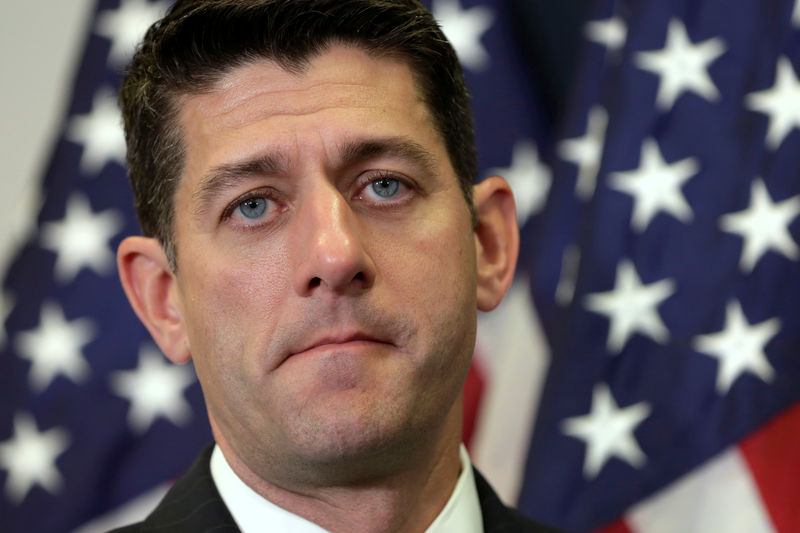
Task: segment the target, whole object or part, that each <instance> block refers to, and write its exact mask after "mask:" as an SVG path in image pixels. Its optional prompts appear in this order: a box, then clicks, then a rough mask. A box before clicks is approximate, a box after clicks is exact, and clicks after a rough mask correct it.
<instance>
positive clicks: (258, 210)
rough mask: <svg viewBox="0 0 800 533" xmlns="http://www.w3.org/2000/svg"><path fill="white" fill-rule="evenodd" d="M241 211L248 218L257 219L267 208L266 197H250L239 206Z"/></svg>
mask: <svg viewBox="0 0 800 533" xmlns="http://www.w3.org/2000/svg"><path fill="white" fill-rule="evenodd" d="M237 210H238V211H239V213H241V215H242V216H243V217H244V218H245V219H247V220H257V219H259V218H261V216H262V215H263V214H264V212H266V210H267V199H266V198H259V197H256V198H248V199H246V200H245V201H243V202H242V203H240V204H239V207H238V208H237Z"/></svg>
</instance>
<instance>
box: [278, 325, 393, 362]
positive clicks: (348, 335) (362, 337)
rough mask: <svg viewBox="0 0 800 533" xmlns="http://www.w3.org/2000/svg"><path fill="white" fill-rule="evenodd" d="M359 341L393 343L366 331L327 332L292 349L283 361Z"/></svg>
mask: <svg viewBox="0 0 800 533" xmlns="http://www.w3.org/2000/svg"><path fill="white" fill-rule="evenodd" d="M359 342H372V343H376V344H389V345H390V344H392V343H391V342H388V341H386V340H384V339H381V338H379V337H376V336H375V335H370V334H368V333H364V332H362V331H348V332H338V333H326V334H323V335H320V336H319V337H316V338H315V339H314V340H312V341H310V342H308V343H307V344H304V345H302V346H301V347H300V348H299V349H292V350H290V352H289V353H288V354H287V355H286V357H285V358H284V359H283V361H282V362H284V361H286V360H287V359H290V358H292V357H294V356H296V355H303V354H308V353H311V352H314V351H318V350H320V351H321V350H324V349H327V348H331V349H335V348H336V347H339V346H344V345H347V344H351V343H359Z"/></svg>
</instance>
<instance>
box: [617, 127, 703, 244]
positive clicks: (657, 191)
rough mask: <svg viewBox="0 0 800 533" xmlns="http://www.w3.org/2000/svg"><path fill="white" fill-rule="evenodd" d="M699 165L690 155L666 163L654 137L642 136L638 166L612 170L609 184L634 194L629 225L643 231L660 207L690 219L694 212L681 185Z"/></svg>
mask: <svg viewBox="0 0 800 533" xmlns="http://www.w3.org/2000/svg"><path fill="white" fill-rule="evenodd" d="M698 168H699V164H698V163H697V159H695V158H693V157H687V158H685V159H681V160H680V161H676V162H674V163H667V162H666V161H665V160H664V157H663V156H662V155H661V151H660V150H659V149H658V144H657V143H656V141H655V140H654V139H645V141H644V142H643V143H642V152H641V156H640V157H639V168H637V169H635V170H628V171H625V172H614V173H612V174H611V176H610V177H609V187H611V188H612V189H616V190H618V191H620V192H623V193H626V194H629V195H631V196H632V197H633V203H634V205H633V215H632V216H631V227H632V228H633V229H634V230H636V231H637V232H639V233H642V232H643V231H644V230H646V229H647V226H648V225H649V224H650V221H651V220H653V217H655V216H656V214H658V213H659V212H660V211H664V212H665V213H669V214H670V215H672V216H674V217H675V218H677V219H678V220H680V221H681V222H683V223H687V222H690V221H691V220H692V217H693V216H694V213H693V212H692V208H691V207H690V206H689V203H688V202H687V201H686V198H685V197H684V196H683V193H682V192H681V187H683V185H684V183H686V181H687V180H688V179H689V178H691V177H692V176H694V175H695V174H697V171H698Z"/></svg>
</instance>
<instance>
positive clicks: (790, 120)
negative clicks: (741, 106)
mask: <svg viewBox="0 0 800 533" xmlns="http://www.w3.org/2000/svg"><path fill="white" fill-rule="evenodd" d="M745 105H746V106H747V107H748V108H750V109H752V110H753V111H758V112H760V113H764V114H765V115H767V116H768V117H769V127H768V129H767V139H766V143H767V147H768V148H770V149H772V150H775V149H777V148H778V147H779V146H780V145H781V143H782V142H783V140H784V139H785V138H786V136H787V135H789V133H790V132H791V131H792V130H793V129H794V128H796V127H798V126H800V80H798V79H797V76H796V75H795V72H794V68H792V63H791V61H789V59H788V58H787V57H785V56H782V57H779V58H778V64H777V67H776V68H775V84H774V85H773V86H772V87H771V88H769V89H764V90H763V91H756V92H753V93H750V94H748V95H747V96H745Z"/></svg>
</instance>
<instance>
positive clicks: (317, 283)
mask: <svg viewBox="0 0 800 533" xmlns="http://www.w3.org/2000/svg"><path fill="white" fill-rule="evenodd" d="M320 285H322V280H321V279H320V278H314V279H312V280H311V281H310V282H309V284H308V288H309V289H314V288H316V287H319V286H320Z"/></svg>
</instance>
